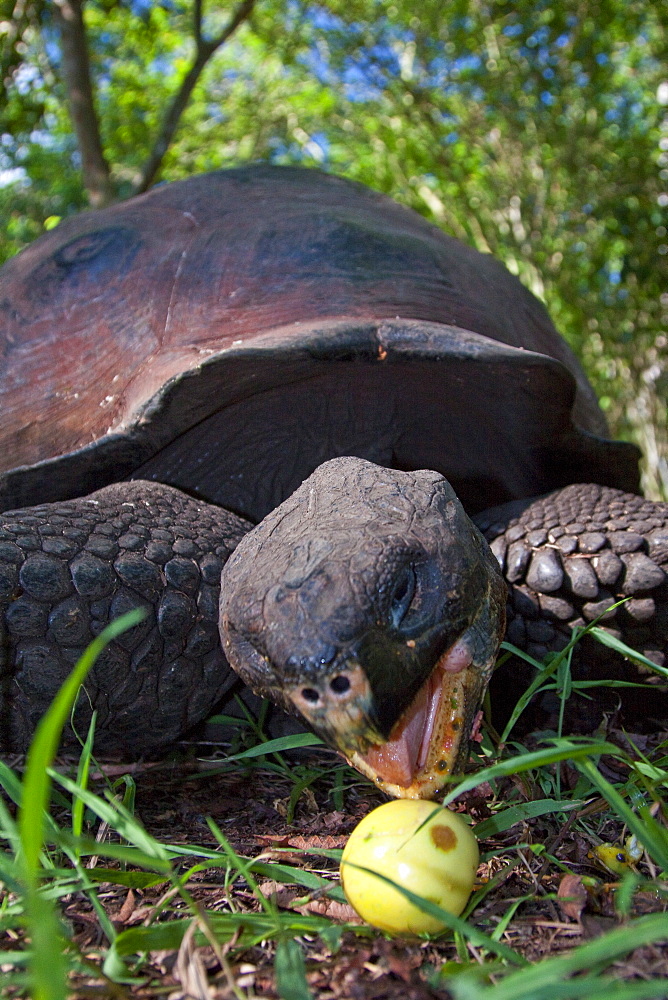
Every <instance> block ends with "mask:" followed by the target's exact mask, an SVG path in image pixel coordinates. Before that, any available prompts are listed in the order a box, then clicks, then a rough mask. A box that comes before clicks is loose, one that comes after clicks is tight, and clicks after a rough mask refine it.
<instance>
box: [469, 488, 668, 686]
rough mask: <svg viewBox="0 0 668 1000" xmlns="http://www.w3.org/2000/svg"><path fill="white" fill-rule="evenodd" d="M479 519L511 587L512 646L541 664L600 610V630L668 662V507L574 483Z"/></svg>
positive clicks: (630, 676) (509, 635)
mask: <svg viewBox="0 0 668 1000" xmlns="http://www.w3.org/2000/svg"><path fill="white" fill-rule="evenodd" d="M474 520H475V522H476V524H477V525H478V527H479V528H480V530H481V531H482V533H483V534H484V536H485V538H486V539H487V541H488V542H489V543H490V546H491V548H492V551H493V552H494V554H495V555H496V557H497V559H498V561H499V564H500V566H501V568H502V570H503V572H504V575H505V577H506V580H507V581H508V583H509V585H510V592H509V600H508V608H507V618H508V626H507V633H506V637H507V639H508V641H509V642H511V643H513V644H514V645H515V646H518V647H519V648H521V649H523V650H526V651H527V652H528V653H530V654H531V655H532V656H534V657H535V658H536V659H538V660H542V659H543V658H544V657H545V655H546V654H547V653H548V652H550V651H557V650H560V649H563V648H564V646H565V645H566V644H567V643H568V642H569V640H570V639H571V637H572V632H571V629H572V628H573V626H578V625H579V626H583V625H586V624H588V623H589V622H591V621H593V620H594V619H595V618H598V617H599V615H602V614H603V615H604V617H603V619H602V621H601V623H600V624H601V627H603V628H605V629H606V630H607V631H608V632H610V633H611V634H613V635H615V636H617V637H618V638H620V639H622V640H623V641H624V642H625V643H627V645H629V646H630V647H631V648H633V649H635V650H637V651H639V652H641V653H643V654H644V655H645V656H646V657H648V658H649V659H650V660H652V661H653V662H654V663H656V664H658V665H659V666H665V665H668V662H667V661H668V504H666V503H654V502H652V501H650V500H645V499H643V498H642V497H639V496H635V495H633V494H630V493H623V492H621V491H620V490H614V489H611V488H609V487H604V486H596V485H590V484H575V485H573V486H567V487H565V488H564V489H561V490H557V491H556V492H554V493H551V494H549V495H548V496H545V497H540V498H538V499H534V500H523V501H514V502H512V503H509V504H504V505H503V506H500V507H495V508H493V509H491V510H488V511H484V512H483V513H482V514H479V515H478V516H477V517H475V518H474ZM623 598H629V600H628V601H627V603H626V604H624V605H622V606H621V607H619V608H617V609H615V610H611V611H609V612H608V613H607V614H605V612H606V609H609V608H611V606H612V605H613V604H615V603H616V602H617V601H619V600H621V599H623ZM605 653H606V655H607V659H608V662H609V661H610V659H611V657H612V659H613V660H614V656H613V654H610V651H609V650H606V651H605ZM626 675H627V678H628V679H630V680H633V679H634V676H633V671H632V670H631V672H629V670H628V667H627V668H626ZM607 676H609V675H607ZM648 679H649V680H650V682H653V683H660V678H659V677H658V676H655V675H654V676H652V675H650V677H649V678H648ZM645 697H647V696H645Z"/></svg>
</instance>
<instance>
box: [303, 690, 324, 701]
mask: <svg viewBox="0 0 668 1000" xmlns="http://www.w3.org/2000/svg"><path fill="white" fill-rule="evenodd" d="M302 698H303V699H304V701H310V702H311V704H312V705H315V704H316V703H317V702H319V701H320V694H319V692H318V691H316V689H315V688H302Z"/></svg>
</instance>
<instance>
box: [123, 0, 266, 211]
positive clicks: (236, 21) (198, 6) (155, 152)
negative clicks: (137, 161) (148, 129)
mask: <svg viewBox="0 0 668 1000" xmlns="http://www.w3.org/2000/svg"><path fill="white" fill-rule="evenodd" d="M255 3H256V0H242V2H241V3H240V4H239V6H238V7H237V9H236V11H235V12H234V14H233V15H232V17H231V18H230V20H229V22H228V23H227V25H226V26H225V28H223V30H222V31H221V32H220V34H219V35H216V37H215V38H212V39H206V38H204V36H203V34H202V0H195V7H194V36H195V43H196V46H197V49H196V52H195V59H194V61H193V64H192V66H191V67H190V69H189V70H188V72H187V73H186V75H185V77H184V78H183V81H182V83H181V86H180V87H179V90H178V92H177V93H176V95H175V96H174V99H173V100H172V103H171V105H170V106H169V108H168V109H167V114H166V115H165V118H164V120H163V123H162V127H161V129H160V132H159V134H158V137H157V139H156V141H155V144H154V146H153V149H152V150H151V152H150V154H149V157H148V159H147V161H146V163H145V165H144V169H143V170H142V175H141V178H140V180H139V181H138V183H137V184H136V185H135V188H134V193H135V194H141V193H142V192H144V191H147V190H148V188H149V187H150V186H151V184H152V183H153V181H154V180H155V177H156V175H157V173H158V171H159V169H160V165H161V163H162V160H163V158H164V155H165V153H166V152H167V150H168V149H169V145H170V143H171V141H172V139H173V138H174V133H175V132H176V130H177V128H178V124H179V120H180V118H181V115H182V114H183V112H184V111H185V109H186V106H187V104H188V101H189V99H190V95H191V94H192V92H193V90H194V89H195V85H196V84H197V81H198V80H199V78H200V76H201V75H202V71H203V70H204V67H205V66H206V64H207V63H208V61H209V59H210V58H211V56H212V55H213V54H214V52H216V51H217V49H219V48H220V47H221V45H224V44H225V42H226V41H227V40H228V38H230V37H231V36H232V35H233V34H234V32H235V31H236V30H237V28H238V27H239V26H240V25H241V24H243V22H244V21H245V20H246V19H247V18H248V17H249V16H250V13H251V11H252V10H253V7H254V6H255Z"/></svg>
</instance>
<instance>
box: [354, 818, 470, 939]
mask: <svg viewBox="0 0 668 1000" xmlns="http://www.w3.org/2000/svg"><path fill="white" fill-rule="evenodd" d="M478 859H479V851H478V843H477V841H476V839H475V837H474V835H473V833H472V832H471V830H470V828H469V827H468V826H467V824H466V822H465V821H464V820H463V819H462V817H461V816H459V815H458V814H457V813H453V812H451V811H450V810H449V809H443V808H441V806H438V805H436V804H435V803H434V802H425V801H424V799H422V800H420V799H396V800H395V801H393V802H386V803H385V804H384V805H382V806H378V808H377V809H374V810H373V811H372V812H370V813H369V815H368V816H365V817H364V819H363V820H362V821H361V822H360V823H358V825H357V826H356V827H355V829H354V830H353V832H352V833H351V835H350V837H349V839H348V843H347V844H346V846H345V848H344V850H343V854H342V856H341V882H342V884H343V891H344V892H345V894H346V898H347V899H348V902H349V903H350V905H351V906H352V907H353V908H354V909H355V911H356V912H357V913H358V914H359V916H360V917H362V919H363V920H365V921H366V922H367V923H369V924H371V925H372V926H373V927H378V928H379V929H380V930H383V931H388V932H389V933H390V934H411V935H416V934H423V933H429V934H438V933H439V932H440V931H443V930H445V928H446V925H445V924H444V923H443V922H442V921H440V920H438V919H437V918H436V917H433V916H430V915H429V914H428V913H425V912H424V911H423V910H420V909H419V907H417V906H416V905H415V904H414V903H411V902H410V901H409V899H408V898H407V897H406V896H404V895H403V893H401V892H400V890H399V889H397V888H395V887H394V886H393V885H390V884H389V883H388V882H386V881H385V880H384V879H382V878H378V875H384V876H385V877H386V878H387V879H391V881H392V882H394V883H395V884H396V885H397V886H401V887H402V888H404V889H408V890H410V892H413V893H415V894H416V895H418V896H421V897H422V898H423V899H426V900H428V901H429V902H432V903H436V904H437V906H439V907H441V909H443V910H446V911H447V912H448V913H452V914H454V915H455V916H459V914H460V913H461V912H462V910H463V909H464V907H465V906H466V903H467V900H468V898H469V896H470V894H471V889H472V888H473V880H474V878H475V873H476V869H477V867H478Z"/></svg>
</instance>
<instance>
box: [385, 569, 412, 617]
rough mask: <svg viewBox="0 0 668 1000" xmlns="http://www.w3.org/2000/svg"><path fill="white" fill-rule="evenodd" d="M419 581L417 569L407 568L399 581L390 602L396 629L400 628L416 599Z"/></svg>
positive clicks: (391, 614)
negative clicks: (416, 574) (416, 573)
mask: <svg viewBox="0 0 668 1000" xmlns="http://www.w3.org/2000/svg"><path fill="white" fill-rule="evenodd" d="M416 587H417V579H416V576H415V567H414V566H406V567H405V568H404V569H403V570H402V572H401V575H400V577H399V579H398V580H397V583H396V585H395V588H394V592H393V594H392V600H391V602H390V618H391V620H392V624H393V625H394V627H395V628H400V627H401V623H402V622H403V620H404V618H405V617H406V613H407V612H408V609H409V608H410V606H411V603H412V601H413V598H414V597H415V590H416Z"/></svg>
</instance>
